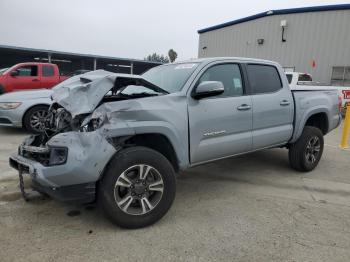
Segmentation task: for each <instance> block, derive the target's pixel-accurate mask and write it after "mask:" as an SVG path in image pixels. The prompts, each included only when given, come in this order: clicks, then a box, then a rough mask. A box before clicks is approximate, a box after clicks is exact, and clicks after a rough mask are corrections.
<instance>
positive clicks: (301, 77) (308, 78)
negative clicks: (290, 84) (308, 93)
mask: <svg viewBox="0 0 350 262" xmlns="http://www.w3.org/2000/svg"><path fill="white" fill-rule="evenodd" d="M298 81H299V82H311V81H312V78H311V76H310V75H308V74H300V75H299V78H298Z"/></svg>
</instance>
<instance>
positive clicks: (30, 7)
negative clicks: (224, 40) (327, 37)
mask: <svg viewBox="0 0 350 262" xmlns="http://www.w3.org/2000/svg"><path fill="white" fill-rule="evenodd" d="M344 3H346V0H343V1H336V0H327V1H324V0H264V1H261V0H245V1H233V0H215V1H214V0H200V1H199V0H198V1H191V0H176V1H175V0H172V1H170V0H147V1H146V0H143V1H141V0H138V1H137V0H129V1H121V0H59V1H57V0H56V1H53V0H51V1H50V0H29V1H27V0H0V25H1V26H0V45H13V46H20V47H30V48H41V49H49V50H58V51H66V52H75V53H83V54H94V55H106V56H115V57H123V58H135V59H143V58H144V57H146V56H147V55H148V54H151V53H154V52H157V53H160V54H167V52H168V50H169V49H170V48H173V49H174V50H175V51H176V52H177V53H178V60H186V59H190V58H196V57H197V50H198V33H197V30H199V29H202V28H206V27H209V26H213V25H216V24H220V23H223V22H227V21H232V20H236V19H239V18H242V17H246V16H250V15H254V14H256V13H260V12H265V11H268V10H275V9H283V8H294V7H305V6H316V5H329V4H344ZM0 59H1V58H0Z"/></svg>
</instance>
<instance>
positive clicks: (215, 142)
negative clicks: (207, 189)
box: [188, 63, 252, 164]
mask: <svg viewBox="0 0 350 262" xmlns="http://www.w3.org/2000/svg"><path fill="white" fill-rule="evenodd" d="M202 81H220V82H222V83H223V85H224V88H225V91H224V93H223V94H221V95H218V96H213V97H208V98H203V99H199V100H195V99H193V98H190V99H189V106H188V114H189V128H190V161H191V164H198V163H202V162H207V161H210V160H215V159H219V158H224V157H228V156H230V155H235V154H238V153H242V152H247V151H250V150H251V149H252V101H251V97H250V96H249V95H246V94H245V93H246V92H245V88H244V81H243V77H242V73H241V68H240V65H239V64H236V63H225V64H214V65H212V66H210V67H208V68H207V69H206V70H205V71H204V73H203V74H202V75H201V76H200V78H199V79H198V81H197V83H196V85H195V88H196V86H197V85H198V84H199V83H201V82H202Z"/></svg>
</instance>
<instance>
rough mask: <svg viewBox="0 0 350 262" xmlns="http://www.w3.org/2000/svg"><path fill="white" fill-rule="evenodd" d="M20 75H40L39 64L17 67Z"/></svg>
mask: <svg viewBox="0 0 350 262" xmlns="http://www.w3.org/2000/svg"><path fill="white" fill-rule="evenodd" d="M16 70H17V71H18V76H38V67H37V66H22V67H19V68H17V69H16Z"/></svg>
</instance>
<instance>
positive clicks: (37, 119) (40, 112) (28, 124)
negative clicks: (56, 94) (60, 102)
mask: <svg viewBox="0 0 350 262" xmlns="http://www.w3.org/2000/svg"><path fill="white" fill-rule="evenodd" d="M48 109H49V107H48V106H34V107H32V108H31V109H29V110H28V111H27V112H26V113H25V115H24V118H23V125H24V128H25V129H26V130H28V131H29V132H31V133H41V132H43V131H44V129H45V119H46V117H47V115H48Z"/></svg>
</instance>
